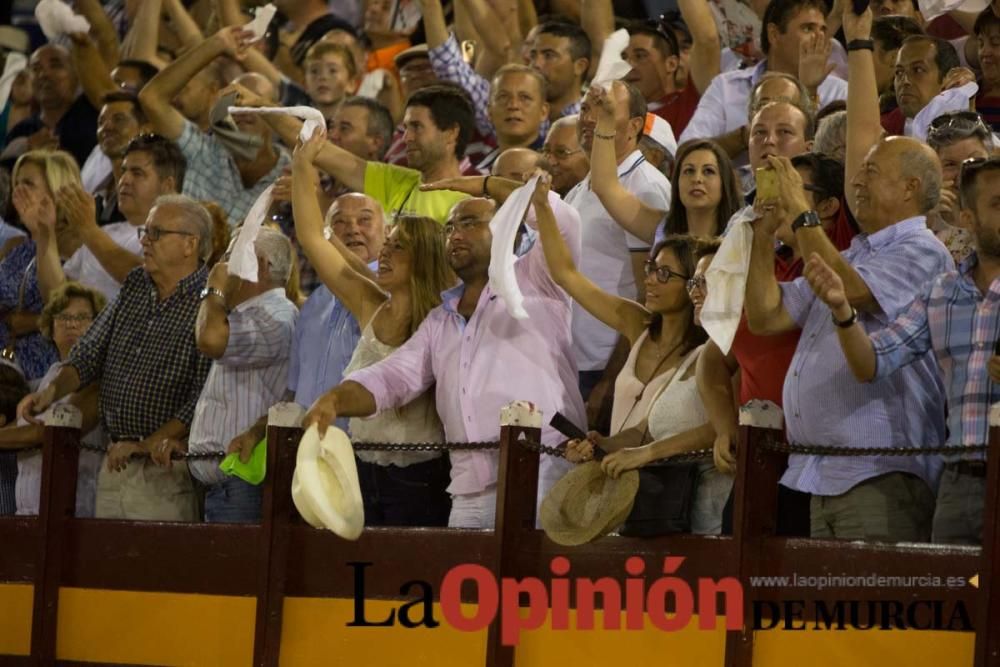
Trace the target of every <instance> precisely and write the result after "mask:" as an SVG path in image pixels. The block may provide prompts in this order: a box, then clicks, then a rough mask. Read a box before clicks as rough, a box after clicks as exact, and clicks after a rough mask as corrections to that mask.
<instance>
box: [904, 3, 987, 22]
mask: <svg viewBox="0 0 1000 667" xmlns="http://www.w3.org/2000/svg"><path fill="white" fill-rule="evenodd" d="M917 5H918V6H919V7H920V13H921V15H923V17H924V20H925V21H927V22H928V23H930V22H931V21H933V20H934V19H936V18H937V17H939V16H941V15H942V14H947V13H948V12H950V11H952V10H953V9H958V10H960V11H963V12H971V13H973V14H978V13H979V12H981V11H983V10H984V9H986V8H987V7H989V6H990V0H917Z"/></svg>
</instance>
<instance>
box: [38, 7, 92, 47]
mask: <svg viewBox="0 0 1000 667" xmlns="http://www.w3.org/2000/svg"><path fill="white" fill-rule="evenodd" d="M35 19H37V20H38V25H39V26H41V28H42V32H44V33H45V37H46V38H48V40H49V41H50V42H51V41H53V40H55V39H56V38H57V37H59V36H60V35H72V34H75V33H78V32H90V21H88V20H87V19H85V18H83V17H82V16H80V15H79V14H77V13H76V12H74V11H73V9H72V8H71V7H70V6H69V5H67V4H66V3H65V2H62V0H41V2H39V3H38V5H37V6H35Z"/></svg>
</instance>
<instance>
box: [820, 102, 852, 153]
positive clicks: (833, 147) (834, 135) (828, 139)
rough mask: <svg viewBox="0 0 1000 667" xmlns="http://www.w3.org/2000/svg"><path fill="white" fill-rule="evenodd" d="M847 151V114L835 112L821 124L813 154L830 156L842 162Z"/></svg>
mask: <svg viewBox="0 0 1000 667" xmlns="http://www.w3.org/2000/svg"><path fill="white" fill-rule="evenodd" d="M846 151H847V112H846V111H835V112H833V113H832V114H830V115H829V116H826V117H824V118H823V120H821V121H820V122H819V127H818V128H816V140H815V141H814V142H813V152H814V153H823V154H824V155H829V156H830V157H832V158H834V159H835V160H839V161H840V162H843V161H844V157H845V154H846Z"/></svg>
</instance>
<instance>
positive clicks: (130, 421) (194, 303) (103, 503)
mask: <svg viewBox="0 0 1000 667" xmlns="http://www.w3.org/2000/svg"><path fill="white" fill-rule="evenodd" d="M211 229H212V220H211V218H210V217H209V215H208V211H206V210H205V209H204V207H202V206H201V205H200V204H198V203H197V202H195V201H193V200H191V199H189V198H188V197H185V196H183V195H166V196H163V197H160V198H159V199H157V201H156V205H155V206H154V207H153V210H152V211H150V214H149V219H148V220H147V221H146V226H145V227H143V228H141V229H140V233H141V234H142V254H143V267H142V269H136V270H134V271H132V272H131V273H130V274H129V276H128V278H127V279H126V280H125V284H124V285H122V289H121V292H120V293H119V295H118V298H117V299H116V300H115V301H113V302H112V303H110V304H109V305H108V306H107V308H105V309H104V310H103V311H102V312H101V314H100V316H98V318H97V320H96V321H95V322H94V324H93V325H92V326H91V327H90V329H89V330H88V331H87V333H86V334H85V335H84V337H83V338H81V339H80V341H79V342H78V343H77V344H76V346H75V347H74V348H73V352H72V353H71V354H70V357H69V360H68V361H67V362H66V364H65V365H64V366H63V368H62V370H61V371H60V372H59V375H57V376H56V378H55V380H53V382H52V383H51V384H50V385H48V387H46V389H44V390H42V391H41V392H38V393H35V394H31V395H29V396H27V397H25V399H24V400H23V401H21V403H20V405H19V406H18V415H19V416H23V417H27V418H32V415H36V414H38V413H39V412H41V411H42V410H44V409H46V408H47V407H48V406H49V405H51V404H52V403H53V402H54V401H56V400H58V399H60V398H62V397H63V396H65V395H67V394H70V393H72V392H74V391H77V390H78V389H80V388H82V387H85V386H87V385H89V384H91V383H93V382H100V383H101V388H100V396H99V402H100V409H101V422H102V425H103V427H104V430H105V432H106V433H107V434H108V436H109V438H110V440H111V446H110V447H109V448H108V454H107V465H106V467H105V468H102V470H101V474H100V477H99V479H98V489H97V512H96V514H97V516H98V517H104V518H119V519H135V520H158V521H195V520H197V518H198V502H197V497H196V493H195V490H194V485H193V483H192V481H191V476H190V474H188V471H187V466H183V465H175V466H169V467H164V466H157V465H156V464H154V463H153V462H152V461H150V460H147V459H141V460H130V459H131V457H132V455H134V454H141V455H153V454H154V453H156V454H157V455H159V454H160V453H161V452H162V451H164V450H167V449H169V448H172V447H173V446H174V445H173V440H179V439H181V438H183V437H184V436H185V435H187V432H188V427H189V425H190V424H191V420H192V418H193V416H194V409H195V404H196V403H197V401H198V396H199V394H201V389H202V386H203V385H204V383H205V377H206V376H207V375H208V371H209V368H210V366H211V360H209V359H208V358H207V357H205V356H204V355H203V354H202V353H201V352H200V351H199V350H198V347H197V345H196V343H195V319H196V317H197V314H198V306H199V303H200V299H201V297H200V294H201V291H202V288H203V287H204V286H205V278H206V275H207V270H206V268H205V265H204V261H205V259H206V258H207V257H208V256H209V254H210V253H211V250H212V233H211ZM32 419H33V418H32Z"/></svg>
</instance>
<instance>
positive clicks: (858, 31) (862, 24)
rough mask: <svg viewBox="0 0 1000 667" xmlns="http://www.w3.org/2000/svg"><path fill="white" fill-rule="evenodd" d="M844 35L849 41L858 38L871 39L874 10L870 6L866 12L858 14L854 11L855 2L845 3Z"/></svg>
mask: <svg viewBox="0 0 1000 667" xmlns="http://www.w3.org/2000/svg"><path fill="white" fill-rule="evenodd" d="M842 16H843V26H844V37H845V38H846V39H847V41H848V42H853V41H854V40H856V39H871V37H872V10H871V8H870V7H869V8H868V9H866V10H865V11H864V13H862V14H860V15H858V14H855V13H854V7H853V3H850V2H847V3H844V13H843V15H842Z"/></svg>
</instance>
